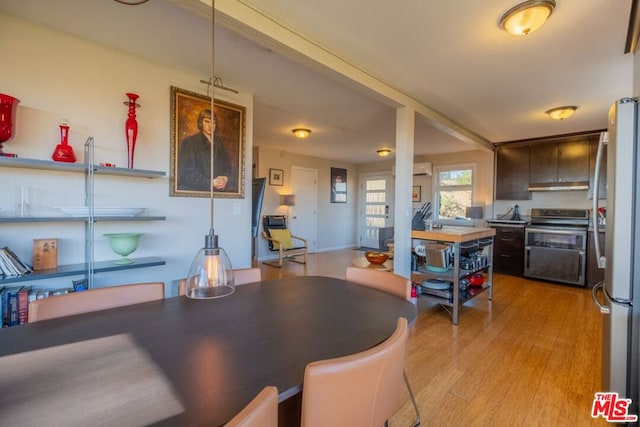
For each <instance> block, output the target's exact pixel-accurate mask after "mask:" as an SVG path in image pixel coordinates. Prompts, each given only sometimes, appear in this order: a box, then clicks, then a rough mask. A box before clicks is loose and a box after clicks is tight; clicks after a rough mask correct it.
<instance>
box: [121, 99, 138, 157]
mask: <svg viewBox="0 0 640 427" xmlns="http://www.w3.org/2000/svg"><path fill="white" fill-rule="evenodd" d="M126 95H127V97H128V98H129V101H127V102H125V103H124V104H125V105H128V106H129V113H128V114H127V121H126V122H125V123H124V131H125V135H126V137H127V167H128V168H129V169H133V155H134V152H135V150H136V139H137V138H138V122H137V121H136V107H140V104H137V103H136V100H137V99H138V98H139V96H138V95H136V94H135V93H127V94H126Z"/></svg>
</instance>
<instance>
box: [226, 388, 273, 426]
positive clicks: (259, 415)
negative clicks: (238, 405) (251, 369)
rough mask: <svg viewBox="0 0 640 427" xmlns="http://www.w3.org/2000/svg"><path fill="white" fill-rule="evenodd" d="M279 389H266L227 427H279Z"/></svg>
mask: <svg viewBox="0 0 640 427" xmlns="http://www.w3.org/2000/svg"><path fill="white" fill-rule="evenodd" d="M277 426H278V389H277V388H276V387H273V386H269V387H265V388H263V389H262V391H261V392H260V393H258V395H256V397H254V398H253V400H252V401H251V402H249V404H248V405H247V406H245V407H244V408H243V409H242V411H240V412H238V414H237V415H236V416H235V417H233V418H232V419H231V421H229V422H228V423H227V424H225V427H277Z"/></svg>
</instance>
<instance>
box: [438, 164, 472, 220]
mask: <svg viewBox="0 0 640 427" xmlns="http://www.w3.org/2000/svg"><path fill="white" fill-rule="evenodd" d="M434 170H435V173H434V180H433V187H434V188H433V194H434V199H435V200H434V220H436V221H438V222H440V223H444V224H456V223H464V224H467V223H469V220H467V219H466V217H465V208H467V207H468V206H471V205H472V202H473V178H474V172H475V166H474V165H472V164H466V165H451V166H437V167H435V168H434Z"/></svg>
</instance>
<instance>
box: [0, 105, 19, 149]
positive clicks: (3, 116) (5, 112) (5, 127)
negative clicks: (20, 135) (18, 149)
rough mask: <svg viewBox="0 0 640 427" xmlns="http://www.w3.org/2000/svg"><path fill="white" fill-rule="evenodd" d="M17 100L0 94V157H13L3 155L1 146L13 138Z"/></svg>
mask: <svg viewBox="0 0 640 427" xmlns="http://www.w3.org/2000/svg"><path fill="white" fill-rule="evenodd" d="M19 102H20V100H19V99H17V98H14V97H13V96H10V95H5V94H4V93H0V156H10V157H14V156H15V155H14V154H9V153H4V152H3V151H2V144H3V143H4V142H7V141H8V140H10V139H11V138H12V137H13V134H14V126H15V117H16V112H17V110H18V103H19Z"/></svg>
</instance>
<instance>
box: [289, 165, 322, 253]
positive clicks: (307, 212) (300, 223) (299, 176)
mask: <svg viewBox="0 0 640 427" xmlns="http://www.w3.org/2000/svg"><path fill="white" fill-rule="evenodd" d="M317 182H318V171H317V170H316V169H308V168H302V167H298V166H292V167H291V194H293V195H294V196H296V204H295V206H291V207H290V213H289V214H288V215H289V228H290V229H291V233H292V234H294V235H296V236H300V237H302V238H304V239H307V246H308V250H309V253H313V252H315V251H316V241H317V234H318V233H317V230H318V216H317V208H316V204H317V199H318V184H317Z"/></svg>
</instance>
